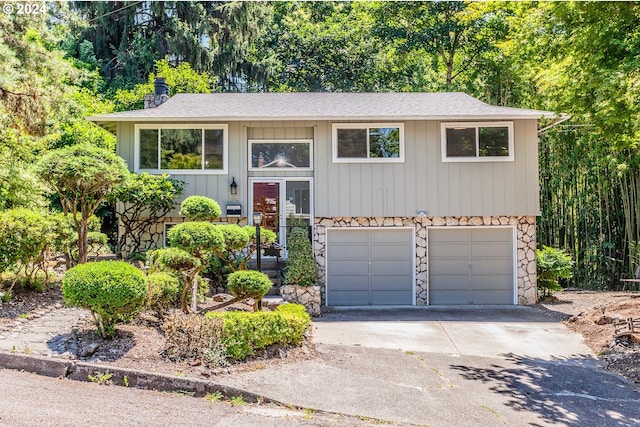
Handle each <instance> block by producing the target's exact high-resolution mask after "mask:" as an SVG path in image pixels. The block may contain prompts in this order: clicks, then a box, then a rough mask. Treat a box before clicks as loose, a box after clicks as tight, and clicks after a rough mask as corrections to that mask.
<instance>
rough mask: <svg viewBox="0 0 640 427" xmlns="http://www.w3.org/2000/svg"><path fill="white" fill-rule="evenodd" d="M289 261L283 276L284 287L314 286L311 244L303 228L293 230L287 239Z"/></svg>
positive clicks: (314, 276) (314, 263)
mask: <svg viewBox="0 0 640 427" xmlns="http://www.w3.org/2000/svg"><path fill="white" fill-rule="evenodd" d="M287 250H288V252H289V259H288V260H287V269H286V271H285V275H284V283H285V284H286V285H298V286H313V285H315V284H316V281H317V276H316V262H315V260H314V259H313V250H312V248H311V242H310V241H309V237H308V235H307V230H305V229H304V228H294V229H293V230H291V233H290V234H289V237H288V239H287Z"/></svg>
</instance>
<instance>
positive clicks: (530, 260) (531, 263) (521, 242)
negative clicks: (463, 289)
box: [313, 216, 537, 305]
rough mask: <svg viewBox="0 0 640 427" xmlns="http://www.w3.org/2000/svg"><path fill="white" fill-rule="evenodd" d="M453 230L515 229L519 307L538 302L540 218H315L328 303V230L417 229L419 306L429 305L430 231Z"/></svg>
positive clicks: (321, 280)
mask: <svg viewBox="0 0 640 427" xmlns="http://www.w3.org/2000/svg"><path fill="white" fill-rule="evenodd" d="M453 226H458V227H459V226H469V227H473V226H514V227H515V229H516V234H517V236H516V242H517V251H516V256H517V261H516V266H517V272H516V274H517V284H518V285H517V286H518V304H520V305H527V304H535V303H536V302H537V293H536V218H535V217H534V216H472V217H467V216H462V217H439V216H435V217H393V218H389V217H386V218H385V217H375V218H365V217H333V218H315V227H314V230H313V233H314V236H313V237H314V239H313V240H314V245H313V250H314V256H315V259H316V264H317V271H318V283H321V284H322V299H323V301H325V285H326V277H325V266H326V259H325V254H326V235H327V234H326V230H327V228H337V227H345V228H346V227H414V228H415V233H416V235H415V241H416V262H415V264H416V273H415V274H416V302H417V304H418V305H424V304H428V298H429V294H428V286H429V283H428V282H429V275H428V272H427V265H428V263H427V257H428V254H427V228H429V227H453Z"/></svg>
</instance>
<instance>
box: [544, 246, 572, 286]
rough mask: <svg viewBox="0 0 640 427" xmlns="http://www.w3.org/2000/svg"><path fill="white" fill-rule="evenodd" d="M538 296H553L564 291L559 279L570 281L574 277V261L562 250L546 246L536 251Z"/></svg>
mask: <svg viewBox="0 0 640 427" xmlns="http://www.w3.org/2000/svg"><path fill="white" fill-rule="evenodd" d="M536 263H537V270H538V271H537V276H538V279H537V281H538V294H541V295H540V296H541V297H547V296H551V294H552V293H553V292H555V291H559V290H562V287H561V286H560V284H559V283H558V279H559V278H563V279H570V278H571V277H572V276H573V261H572V260H571V256H569V255H568V254H567V253H566V252H565V251H564V250H562V249H555V248H550V247H549V246H544V247H543V248H542V250H540V249H538V250H536Z"/></svg>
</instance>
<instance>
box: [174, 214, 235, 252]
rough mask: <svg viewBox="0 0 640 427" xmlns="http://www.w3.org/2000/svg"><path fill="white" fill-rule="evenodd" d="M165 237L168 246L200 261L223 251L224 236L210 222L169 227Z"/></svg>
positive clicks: (186, 223)
mask: <svg viewBox="0 0 640 427" xmlns="http://www.w3.org/2000/svg"><path fill="white" fill-rule="evenodd" d="M167 235H168V237H169V246H172V247H176V248H179V249H183V250H185V251H187V252H189V253H190V254H192V255H193V256H195V257H197V258H199V259H200V260H203V259H204V258H205V256H206V255H207V254H210V253H215V252H221V251H223V250H224V235H223V234H222V231H220V230H219V229H218V227H217V226H215V225H213V224H211V223H210V222H203V221H197V222H183V223H182V224H178V225H176V226H174V227H171V230H169V233H167Z"/></svg>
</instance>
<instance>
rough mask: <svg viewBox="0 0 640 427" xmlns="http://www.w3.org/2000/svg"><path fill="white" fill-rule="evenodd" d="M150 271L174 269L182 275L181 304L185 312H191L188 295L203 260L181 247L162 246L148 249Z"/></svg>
mask: <svg viewBox="0 0 640 427" xmlns="http://www.w3.org/2000/svg"><path fill="white" fill-rule="evenodd" d="M147 257H148V259H149V265H150V270H149V271H150V273H155V272H157V271H165V272H166V271H173V272H176V273H178V274H179V275H180V278H181V281H182V295H181V297H180V306H181V308H182V311H184V312H185V313H188V312H189V307H188V305H187V296H188V294H189V289H190V288H191V285H192V284H193V280H194V279H195V277H196V276H197V275H198V273H200V271H201V270H202V262H201V261H200V260H199V259H198V258H196V257H195V256H193V255H191V254H190V253H189V252H187V251H185V250H183V249H179V248H162V249H157V250H154V251H148V252H147Z"/></svg>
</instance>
